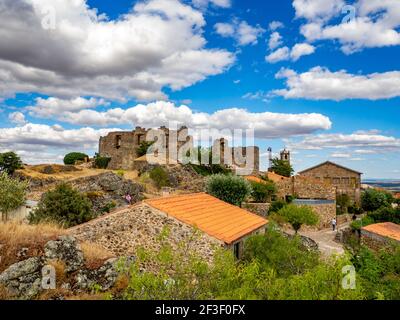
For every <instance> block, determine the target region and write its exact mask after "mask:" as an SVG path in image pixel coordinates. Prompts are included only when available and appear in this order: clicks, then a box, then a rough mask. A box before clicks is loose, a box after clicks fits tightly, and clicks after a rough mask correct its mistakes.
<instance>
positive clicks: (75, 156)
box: [64, 152, 89, 165]
mask: <svg viewBox="0 0 400 320" xmlns="http://www.w3.org/2000/svg"><path fill="white" fill-rule="evenodd" d="M87 158H89V156H88V155H87V154H84V153H81V152H71V153H68V154H67V155H66V156H65V157H64V164H65V165H74V164H75V163H76V162H77V161H85V159H87Z"/></svg>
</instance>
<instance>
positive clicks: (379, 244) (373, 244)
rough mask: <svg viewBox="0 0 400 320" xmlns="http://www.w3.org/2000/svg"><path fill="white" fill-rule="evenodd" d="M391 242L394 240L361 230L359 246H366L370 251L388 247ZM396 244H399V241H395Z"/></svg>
mask: <svg viewBox="0 0 400 320" xmlns="http://www.w3.org/2000/svg"><path fill="white" fill-rule="evenodd" d="M391 241H393V242H394V241H395V240H390V239H388V238H386V237H383V236H380V235H378V234H375V233H371V232H368V231H366V230H361V244H363V245H365V246H367V247H368V248H370V249H373V250H380V249H382V248H384V247H387V246H389V245H390V243H391ZM397 243H398V244H400V241H397Z"/></svg>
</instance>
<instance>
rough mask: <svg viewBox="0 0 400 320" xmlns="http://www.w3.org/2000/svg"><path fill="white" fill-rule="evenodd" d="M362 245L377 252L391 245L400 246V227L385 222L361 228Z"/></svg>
mask: <svg viewBox="0 0 400 320" xmlns="http://www.w3.org/2000/svg"><path fill="white" fill-rule="evenodd" d="M361 243H362V244H364V245H366V246H368V247H369V248H371V249H375V250H379V249H381V248H383V247H386V246H388V245H390V243H397V244H399V245H400V225H398V224H395V223H392V222H385V223H377V224H371V225H369V226H366V227H363V228H361Z"/></svg>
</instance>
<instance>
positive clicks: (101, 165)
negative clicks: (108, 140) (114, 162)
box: [94, 155, 111, 169]
mask: <svg viewBox="0 0 400 320" xmlns="http://www.w3.org/2000/svg"><path fill="white" fill-rule="evenodd" d="M110 161H111V158H108V157H100V156H99V155H96V157H95V158H94V166H95V168H97V169H107V167H108V164H109V163H110Z"/></svg>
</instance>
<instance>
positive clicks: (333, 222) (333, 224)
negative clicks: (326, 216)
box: [331, 218, 337, 231]
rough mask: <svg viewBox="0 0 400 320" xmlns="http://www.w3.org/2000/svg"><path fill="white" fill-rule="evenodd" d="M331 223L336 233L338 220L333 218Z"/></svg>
mask: <svg viewBox="0 0 400 320" xmlns="http://www.w3.org/2000/svg"><path fill="white" fill-rule="evenodd" d="M331 223H332V230H333V231H336V226H337V220H336V218H333V219H332V222H331Z"/></svg>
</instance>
